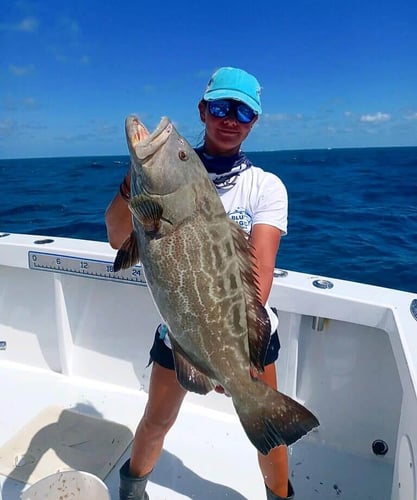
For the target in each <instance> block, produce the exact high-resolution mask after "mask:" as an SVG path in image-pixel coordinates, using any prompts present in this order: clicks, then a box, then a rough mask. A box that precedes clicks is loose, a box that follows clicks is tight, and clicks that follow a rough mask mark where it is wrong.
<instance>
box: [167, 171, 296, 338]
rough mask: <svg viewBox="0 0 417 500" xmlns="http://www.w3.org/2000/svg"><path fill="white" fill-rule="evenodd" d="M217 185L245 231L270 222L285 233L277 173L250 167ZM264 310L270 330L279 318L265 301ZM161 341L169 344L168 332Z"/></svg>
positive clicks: (285, 208)
mask: <svg viewBox="0 0 417 500" xmlns="http://www.w3.org/2000/svg"><path fill="white" fill-rule="evenodd" d="M209 176H210V177H211V179H212V180H216V181H217V182H218V180H221V176H218V175H216V174H210V173H209ZM215 185H216V183H215ZM216 188H217V192H218V194H219V196H220V199H221V200H222V203H223V206H224V209H225V211H226V213H227V214H228V216H229V217H230V218H231V219H233V220H234V221H236V222H237V223H238V224H239V225H240V226H241V228H242V229H243V230H244V231H245V232H246V233H248V234H250V232H251V230H252V227H253V226H254V225H255V224H269V225H271V226H274V227H277V228H278V229H279V230H280V231H281V233H282V234H283V235H285V234H287V217H288V196H287V190H286V189H285V186H284V184H283V182H282V181H281V179H279V177H277V176H276V175H274V174H272V173H270V172H265V171H264V170H262V169H261V168H259V167H254V166H252V167H250V168H246V169H245V170H243V171H241V172H240V173H239V175H236V176H234V177H231V178H229V180H226V181H225V182H223V183H222V184H218V185H216ZM265 309H266V311H267V312H268V315H269V320H270V322H271V333H273V332H275V330H276V329H277V328H278V318H277V316H276V315H275V314H274V312H273V311H272V310H271V308H270V307H269V305H268V303H267V304H266V305H265ZM164 342H165V344H166V345H167V346H168V347H171V342H170V341H169V338H168V335H166V336H165V338H164Z"/></svg>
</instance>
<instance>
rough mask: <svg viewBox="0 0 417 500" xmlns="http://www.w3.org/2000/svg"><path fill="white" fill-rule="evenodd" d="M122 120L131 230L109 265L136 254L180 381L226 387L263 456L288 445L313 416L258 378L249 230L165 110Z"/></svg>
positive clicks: (260, 337)
mask: <svg viewBox="0 0 417 500" xmlns="http://www.w3.org/2000/svg"><path fill="white" fill-rule="evenodd" d="M125 125H126V136H127V143H128V147H129V151H130V156H131V165H132V167H131V199H130V201H129V208H130V210H131V212H132V214H133V217H132V220H133V228H134V229H133V232H132V234H131V235H130V237H129V238H128V239H127V240H126V241H125V242H124V244H123V245H122V247H121V248H120V249H119V251H118V253H117V256H116V259H115V262H114V270H115V271H116V272H117V271H118V270H120V269H122V268H128V267H131V266H133V265H135V264H136V263H137V262H138V261H139V260H140V262H141V264H142V266H143V269H144V272H145V276H146V280H147V283H148V287H149V290H150V292H151V294H152V297H153V300H154V302H155V304H156V306H157V308H158V310H159V312H160V314H161V316H162V318H163V320H164V322H165V323H166V325H167V328H168V335H169V339H170V341H171V344H172V350H173V354H174V361H175V371H176V375H177V378H178V381H179V383H180V384H181V385H182V386H183V387H184V388H185V389H187V390H189V391H193V392H196V393H199V394H207V393H208V392H209V391H211V390H212V389H214V388H215V387H216V386H217V385H220V386H221V387H223V388H224V390H225V392H226V393H228V394H229V395H230V396H231V398H232V400H233V405H234V407H235V409H236V412H237V414H238V416H239V418H240V421H241V423H242V425H243V428H244V430H245V432H246V434H247V436H248V437H249V439H250V441H251V442H252V443H253V445H254V446H255V447H256V448H257V449H258V450H259V451H260V452H261V453H263V454H267V453H268V452H269V451H270V450H271V449H272V448H273V447H275V446H279V445H282V444H286V445H290V444H292V443H294V442H295V441H297V440H298V439H299V438H301V437H302V436H303V435H304V434H306V433H307V432H309V431H310V430H311V429H313V428H314V427H316V426H317V425H319V422H318V420H317V419H316V417H315V416H314V415H313V414H312V413H311V412H310V411H309V410H307V409H306V408H305V407H304V406H302V405H301V404H299V403H298V402H296V401H294V400H293V399H291V398H290V397H288V396H286V395H284V394H281V393H280V392H277V391H276V390H274V389H272V388H271V387H269V386H268V385H266V384H265V383H264V382H262V381H260V380H259V379H257V377H256V373H257V372H260V371H263V369H264V366H263V359H264V356H265V353H266V349H267V345H268V341H269V337H270V324H269V319H268V315H267V313H266V311H265V309H264V307H263V306H262V304H261V302H260V300H259V293H258V289H257V274H256V270H255V265H254V259H253V255H252V252H251V246H250V243H249V242H248V239H247V237H246V234H245V233H244V232H243V231H242V229H241V228H240V227H239V225H238V224H237V223H236V222H234V221H232V220H231V219H230V218H229V217H228V216H227V214H226V213H225V210H224V208H223V205H222V202H221V200H220V197H219V196H218V194H217V192H216V189H215V187H214V185H213V183H212V181H211V180H210V178H209V176H208V174H207V171H206V169H205V167H204V166H203V164H202V163H201V161H200V159H199V157H198V156H197V154H196V153H195V151H194V150H193V148H192V147H191V146H190V145H189V144H188V143H187V141H186V140H185V139H184V138H183V137H181V136H180V135H179V134H178V132H177V131H176V129H175V127H174V126H173V124H172V123H171V121H170V120H169V119H168V118H162V119H161V122H160V123H159V125H158V127H157V128H156V129H155V131H154V132H153V133H152V134H150V135H149V133H148V131H147V130H146V127H145V126H144V125H143V124H142V123H141V122H140V120H139V119H138V118H137V117H135V116H129V117H128V118H127V119H126V124H125Z"/></svg>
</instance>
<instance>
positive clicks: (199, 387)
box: [168, 333, 215, 394]
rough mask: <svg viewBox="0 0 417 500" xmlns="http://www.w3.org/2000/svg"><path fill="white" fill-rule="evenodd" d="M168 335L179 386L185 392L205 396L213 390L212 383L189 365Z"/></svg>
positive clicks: (213, 385) (186, 357) (186, 358)
mask: <svg viewBox="0 0 417 500" xmlns="http://www.w3.org/2000/svg"><path fill="white" fill-rule="evenodd" d="M168 335H169V339H170V340H171V344H172V353H173V355H174V364H175V372H176V375H177V379H178V382H179V383H180V384H181V386H182V387H183V388H184V389H186V390H187V391H191V392H196V393H197V394H207V393H208V392H210V391H211V390H212V389H214V387H215V384H214V382H213V381H212V380H211V379H210V378H209V377H207V375H204V373H202V372H201V371H200V370H199V369H198V368H196V367H195V366H194V365H193V364H192V363H191V361H190V360H189V358H188V356H187V354H186V353H185V352H184V351H183V350H182V349H181V347H180V346H179V345H178V343H177V342H176V341H175V339H173V338H172V335H170V334H169V333H168Z"/></svg>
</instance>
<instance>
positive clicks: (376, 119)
mask: <svg viewBox="0 0 417 500" xmlns="http://www.w3.org/2000/svg"><path fill="white" fill-rule="evenodd" d="M390 119H391V115H390V114H389V113H381V112H380V111H378V113H375V114H374V115H362V116H361V117H360V121H361V122H365V123H380V122H386V121H388V120H390Z"/></svg>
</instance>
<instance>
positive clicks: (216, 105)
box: [208, 99, 256, 123]
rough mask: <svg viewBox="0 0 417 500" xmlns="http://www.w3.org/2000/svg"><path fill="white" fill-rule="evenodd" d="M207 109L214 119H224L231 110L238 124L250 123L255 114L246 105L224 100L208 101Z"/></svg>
mask: <svg viewBox="0 0 417 500" xmlns="http://www.w3.org/2000/svg"><path fill="white" fill-rule="evenodd" d="M208 107H209V108H208V109H209V113H210V114H211V115H212V116H214V117H215V118H224V117H225V116H228V115H229V114H230V111H231V110H232V109H233V111H234V113H235V116H236V119H237V121H238V122H240V123H250V122H251V121H252V120H253V119H254V118H255V116H256V113H255V112H254V111H253V110H252V109H251V108H250V107H249V106H247V105H246V104H243V103H240V104H239V103H237V102H236V101H230V100H226V99H218V100H216V101H208Z"/></svg>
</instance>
